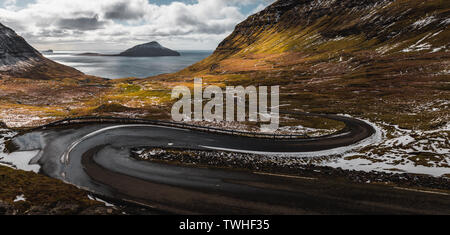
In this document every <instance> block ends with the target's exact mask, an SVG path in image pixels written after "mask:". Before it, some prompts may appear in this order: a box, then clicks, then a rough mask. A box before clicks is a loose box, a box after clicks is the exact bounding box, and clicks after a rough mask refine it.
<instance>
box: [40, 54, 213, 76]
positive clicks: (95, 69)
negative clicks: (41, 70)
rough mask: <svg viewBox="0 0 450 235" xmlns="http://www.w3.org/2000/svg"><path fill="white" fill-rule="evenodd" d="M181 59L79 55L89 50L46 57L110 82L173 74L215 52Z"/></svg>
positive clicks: (182, 56) (178, 57)
mask: <svg viewBox="0 0 450 235" xmlns="http://www.w3.org/2000/svg"><path fill="white" fill-rule="evenodd" d="M179 52H180V54H181V56H163V57H121V56H80V55H78V54H82V53H86V51H54V52H53V53H43V55H44V56H45V57H47V58H49V59H51V60H54V61H56V62H58V63H61V64H64V65H67V66H70V67H73V68H76V69H78V70H80V71H81V72H83V73H85V74H88V75H93V76H98V77H103V78H109V79H117V78H128V77H135V78H146V77H150V76H154V75H159V74H164V73H173V72H177V71H179V70H182V69H184V68H186V67H188V66H189V65H192V64H195V63H196V62H198V61H200V60H203V59H204V58H206V57H208V56H209V55H211V54H212V51H179ZM95 53H101V54H118V53H119V52H118V51H95Z"/></svg>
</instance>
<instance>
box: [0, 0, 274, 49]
mask: <svg viewBox="0 0 450 235" xmlns="http://www.w3.org/2000/svg"><path fill="white" fill-rule="evenodd" d="M274 1H275V0H0V23H2V24H4V25H6V26H8V27H10V28H12V29H13V30H15V31H16V32H17V33H18V34H19V35H21V36H22V37H24V38H25V39H26V40H27V41H28V42H29V43H30V44H31V45H32V46H34V47H35V48H37V49H38V50H47V49H53V50H85V51H102V50H123V49H126V48H129V47H131V46H134V45H137V44H141V43H146V42H150V41H158V42H160V43H161V44H162V45H163V46H166V47H169V48H171V49H175V50H214V49H215V48H216V47H217V45H218V44H219V43H220V42H221V41H222V40H223V39H224V38H225V37H226V36H228V35H229V34H230V33H231V32H232V31H233V29H234V27H235V26H236V24H238V23H239V22H241V21H243V20H245V19H246V18H247V17H248V16H249V15H251V14H254V13H256V12H258V11H260V10H262V9H264V8H265V7H266V6H268V5H270V4H271V3H273V2H274Z"/></svg>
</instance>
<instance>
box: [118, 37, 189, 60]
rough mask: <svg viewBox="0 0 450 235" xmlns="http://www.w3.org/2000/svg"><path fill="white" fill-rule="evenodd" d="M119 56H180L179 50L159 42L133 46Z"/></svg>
mask: <svg viewBox="0 0 450 235" xmlns="http://www.w3.org/2000/svg"><path fill="white" fill-rule="evenodd" d="M119 56H130V57H156V56H180V53H178V52H177V51H174V50H171V49H169V48H166V47H163V46H161V44H159V43H158V42H155V41H153V42H149V43H145V44H141V45H137V46H135V47H132V48H130V49H128V50H126V51H124V52H122V53H120V54H119Z"/></svg>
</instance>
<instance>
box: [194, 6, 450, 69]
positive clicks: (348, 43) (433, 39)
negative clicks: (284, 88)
mask: <svg viewBox="0 0 450 235" xmlns="http://www.w3.org/2000/svg"><path fill="white" fill-rule="evenodd" d="M449 16H450V2H449V1H442V0H430V1H415V0H363V1H357V0H341V1H333V0H332V1H322V0H302V1H299V0H279V1H277V2H275V3H274V4H273V5H271V6H269V7H268V8H266V9H265V10H263V11H261V12H259V13H257V14H255V15H252V16H250V17H249V18H248V19H247V20H245V21H244V22H242V23H240V24H239V25H237V26H236V28H235V30H234V32H233V33H232V34H231V35H230V36H229V37H227V38H226V39H225V40H224V41H223V42H222V43H220V45H219V46H218V48H217V49H216V51H215V52H214V54H213V55H212V56H211V57H209V58H207V59H206V60H204V61H202V62H200V63H198V64H196V65H194V66H192V67H190V68H188V70H187V71H191V72H199V71H203V72H208V70H211V72H212V71H216V72H219V73H223V72H232V71H235V72H237V71H240V68H242V66H236V65H238V64H239V63H244V64H247V65H249V66H253V69H249V68H243V70H244V71H249V70H268V69H271V68H272V64H273V63H277V64H279V65H283V64H286V63H288V64H289V66H292V64H293V63H295V62H298V63H300V64H301V63H303V62H305V61H307V62H312V63H320V62H322V61H327V62H329V61H342V60H349V59H351V58H352V59H353V60H354V61H353V62H357V61H356V60H358V59H360V60H363V61H364V60H365V59H364V57H366V56H370V57H386V56H394V57H395V56H400V57H403V56H405V57H411V56H416V55H417V54H419V55H423V54H424V53H444V54H446V53H447V52H448V49H449V42H450V39H449V38H450V30H449V25H450V17H449ZM286 53H288V54H290V58H289V62H286V61H284V60H283V59H282V57H285V56H286ZM254 55H264V57H265V56H267V55H271V58H270V60H263V62H265V63H261V58H259V57H261V56H254ZM255 57H256V58H255ZM291 57H294V58H291ZM355 57H356V58H355ZM231 58H234V59H237V61H230V60H229V61H225V62H224V60H226V59H231ZM293 60H294V61H293ZM269 61H272V63H271V62H269ZM233 65H235V66H233ZM247 67H248V66H247Z"/></svg>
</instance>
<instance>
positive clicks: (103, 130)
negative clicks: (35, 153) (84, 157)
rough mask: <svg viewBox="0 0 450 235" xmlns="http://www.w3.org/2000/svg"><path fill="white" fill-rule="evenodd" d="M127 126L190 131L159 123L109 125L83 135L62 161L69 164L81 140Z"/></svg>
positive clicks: (64, 155)
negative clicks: (70, 157) (72, 153)
mask: <svg viewBox="0 0 450 235" xmlns="http://www.w3.org/2000/svg"><path fill="white" fill-rule="evenodd" d="M127 127H158V128H167V129H176V130H182V131H189V130H186V129H181V128H177V127H166V126H157V125H150V124H133V125H118V126H109V127H105V128H102V129H100V130H96V131H94V132H91V133H89V134H87V135H85V136H83V137H82V138H81V139H78V140H77V141H75V142H73V143H72V144H71V145H70V146H69V148H68V149H67V150H66V151H65V152H64V154H63V155H62V156H61V163H65V164H67V163H68V162H69V155H70V153H71V152H72V150H73V149H74V148H75V147H76V146H77V145H79V144H80V143H81V142H83V141H85V140H87V139H89V138H91V137H93V136H95V135H98V134H100V133H102V132H105V131H109V130H113V129H119V128H127Z"/></svg>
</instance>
